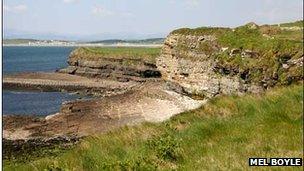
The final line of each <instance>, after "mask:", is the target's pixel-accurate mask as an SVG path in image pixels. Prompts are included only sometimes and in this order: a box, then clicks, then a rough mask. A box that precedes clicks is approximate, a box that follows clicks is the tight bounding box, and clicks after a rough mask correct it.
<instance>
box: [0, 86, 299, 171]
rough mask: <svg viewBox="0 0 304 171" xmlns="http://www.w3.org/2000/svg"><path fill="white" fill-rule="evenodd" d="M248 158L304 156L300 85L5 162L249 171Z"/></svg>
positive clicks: (21, 166)
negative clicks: (45, 155) (62, 150)
mask: <svg viewBox="0 0 304 171" xmlns="http://www.w3.org/2000/svg"><path fill="white" fill-rule="evenodd" d="M249 157H303V87H302V85H292V86H289V87H281V88H275V89H273V90H271V91H268V92H267V93H266V94H261V95H245V96H242V97H239V96H222V97H217V98H215V99H212V100H211V101H209V103H208V104H207V105H205V106H203V107H201V108H200V109H197V110H194V111H189V112H185V113H182V114H181V115H178V116H175V117H173V118H172V119H170V120H169V121H166V122H164V123H158V124H149V123H144V124H142V125H138V126H132V127H124V128H121V129H118V130H114V131H112V132H109V133H107V134H104V135H95V136H91V137H88V138H86V139H84V140H83V141H82V142H81V143H80V144H79V145H78V146H76V147H75V148H74V149H72V150H70V151H67V152H66V153H64V154H62V155H60V156H57V157H54V158H41V159H39V160H35V161H30V162H26V163H13V162H9V161H6V162H5V165H4V170H7V171H9V170H24V171H26V170H249V169H250V168H249V167H248V158H249ZM255 169H261V170H262V169H267V170H269V169H272V170H277V169H279V168H276V167H274V168H255ZM286 169H287V170H288V169H290V170H297V169H298V170H302V168H286Z"/></svg>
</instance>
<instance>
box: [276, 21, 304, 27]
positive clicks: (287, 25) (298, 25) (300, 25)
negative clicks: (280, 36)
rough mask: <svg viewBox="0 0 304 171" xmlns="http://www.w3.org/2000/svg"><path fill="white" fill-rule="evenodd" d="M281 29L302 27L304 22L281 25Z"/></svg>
mask: <svg viewBox="0 0 304 171" xmlns="http://www.w3.org/2000/svg"><path fill="white" fill-rule="evenodd" d="M280 26H281V27H303V26H304V22H303V20H300V21H296V22H292V23H283V24H280Z"/></svg>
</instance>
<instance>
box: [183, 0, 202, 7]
mask: <svg viewBox="0 0 304 171" xmlns="http://www.w3.org/2000/svg"><path fill="white" fill-rule="evenodd" d="M185 3H186V6H187V7H188V8H196V7H198V6H199V5H200V0H186V1H185Z"/></svg>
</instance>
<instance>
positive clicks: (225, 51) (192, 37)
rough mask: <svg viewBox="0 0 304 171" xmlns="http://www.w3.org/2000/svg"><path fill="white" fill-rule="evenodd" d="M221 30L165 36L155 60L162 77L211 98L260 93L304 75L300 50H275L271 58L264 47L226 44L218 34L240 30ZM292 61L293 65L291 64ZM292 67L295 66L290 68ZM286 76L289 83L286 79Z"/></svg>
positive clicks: (233, 33)
mask: <svg viewBox="0 0 304 171" xmlns="http://www.w3.org/2000/svg"><path fill="white" fill-rule="evenodd" d="M254 26H255V25H254ZM241 29H244V28H241ZM250 29H252V30H253V31H251V30H250ZM255 29H258V26H255V27H253V25H250V27H248V28H246V30H245V31H247V30H249V31H248V32H249V33H251V32H255V31H256V30H255ZM215 30H216V29H215ZM218 30H220V29H218ZM218 30H216V31H214V32H215V33H214V34H213V32H212V30H211V29H210V30H207V31H206V32H207V34H204V33H201V32H199V33H197V32H194V34H185V33H183V34H181V33H178V32H172V33H171V34H170V35H169V36H168V37H167V38H166V40H165V42H164V46H163V48H162V52H161V55H160V57H159V58H157V60H156V64H157V68H158V69H159V70H160V72H161V74H162V77H163V78H164V79H165V80H168V81H171V82H174V83H178V84H179V85H181V86H182V87H183V88H184V90H185V91H186V92H187V93H189V94H199V95H203V96H205V97H208V98H211V97H213V96H215V95H217V94H243V93H245V92H252V93H257V92H261V91H263V90H265V89H267V88H269V87H272V86H274V85H276V84H278V83H280V84H289V83H291V82H293V81H296V80H301V79H303V75H302V74H301V71H302V69H301V67H302V66H303V52H301V50H298V51H294V52H292V53H291V54H286V53H285V52H282V53H280V51H275V52H274V54H275V55H277V56H275V55H274V56H273V57H272V56H271V58H270V59H271V60H269V61H271V62H269V61H267V60H268V58H266V55H264V54H262V53H261V51H258V50H256V51H255V50H251V49H245V48H243V46H241V47H240V48H239V47H236V48H235V47H233V46H229V45H227V46H225V44H224V45H223V43H221V41H220V40H219V36H223V35H225V34H226V33H227V34H231V35H235V34H236V35H237V34H238V33H237V31H235V30H233V29H222V30H221V31H218ZM186 31H187V30H186ZM241 31H243V30H241ZM188 32H190V31H188ZM216 32H217V33H216ZM243 32H244V31H243ZM256 32H257V35H261V37H262V38H263V41H264V35H263V36H262V34H260V32H259V31H256ZM231 37H232V36H231ZM245 38H246V37H245ZM257 38H259V37H257ZM240 39H241V38H240ZM253 39H254V38H253ZM224 40H225V39H224ZM236 41H238V40H236ZM249 42H250V41H249ZM264 42H266V43H268V44H271V43H272V40H270V39H269V40H268V38H265V41H264ZM264 42H263V43H264ZM246 43H247V42H246ZM266 43H265V44H266ZM227 44H228V43H227ZM271 45H272V44H271ZM245 47H246V46H245ZM269 50H272V49H269ZM295 54H296V55H297V57H295V58H296V59H295V58H294V56H295ZM219 56H221V57H219ZM286 57H287V59H285V58H286ZM281 59H284V60H281ZM228 61H238V62H239V61H240V62H239V64H237V65H229V64H230V63H233V62H230V63H229V62H228ZM292 61H294V62H292ZM296 61H297V62H296ZM263 62H264V63H265V64H263ZM272 62H273V63H272ZM291 63H293V65H289V64H291ZM250 65H252V66H250ZM243 66H246V67H243ZM290 67H291V68H293V69H291V70H290V69H288V68H290ZM294 71H296V72H294ZM283 79H285V80H284V81H285V82H286V80H287V82H288V83H283V82H284V81H282V80H283Z"/></svg>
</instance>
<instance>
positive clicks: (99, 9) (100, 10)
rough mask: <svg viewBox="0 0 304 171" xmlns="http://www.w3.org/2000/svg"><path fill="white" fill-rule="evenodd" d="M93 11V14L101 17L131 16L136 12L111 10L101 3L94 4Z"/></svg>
mask: <svg viewBox="0 0 304 171" xmlns="http://www.w3.org/2000/svg"><path fill="white" fill-rule="evenodd" d="M91 12H92V14H94V15H96V16H100V17H108V16H116V17H126V18H129V17H133V16H134V14H133V13H131V12H122V11H114V10H109V9H106V8H104V7H103V6H100V5H95V6H93V8H92V10H91Z"/></svg>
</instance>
